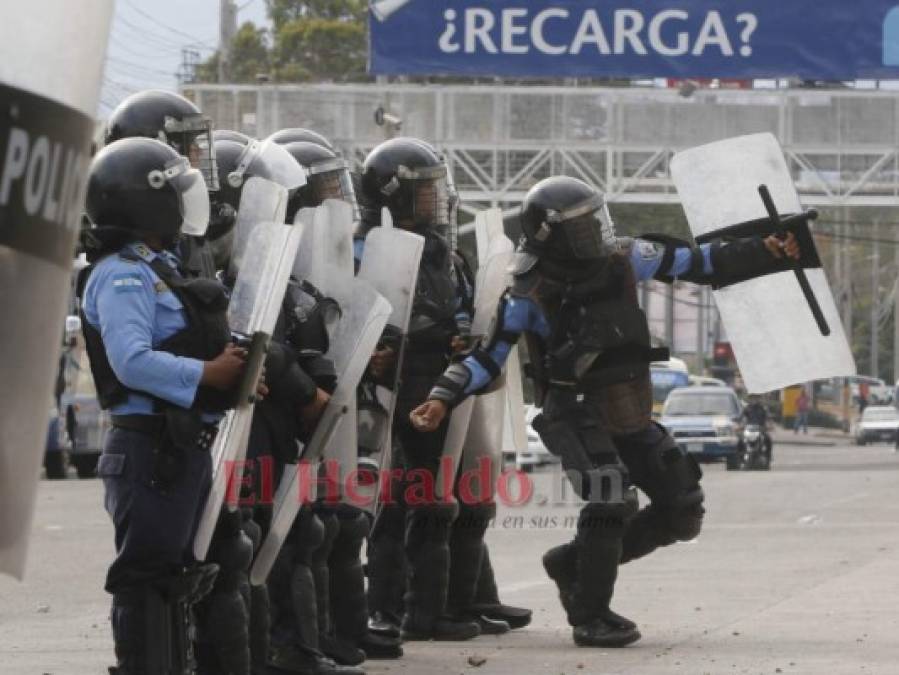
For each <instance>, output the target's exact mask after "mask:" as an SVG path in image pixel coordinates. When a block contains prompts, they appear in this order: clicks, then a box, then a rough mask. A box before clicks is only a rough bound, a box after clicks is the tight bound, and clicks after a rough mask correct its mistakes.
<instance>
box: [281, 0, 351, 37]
mask: <svg viewBox="0 0 899 675" xmlns="http://www.w3.org/2000/svg"><path fill="white" fill-rule="evenodd" d="M265 4H266V6H267V8H268V16H269V18H270V19H271V20H272V23H273V24H274V26H275V30H277V29H279V28H280V27H281V26H283V25H285V24H287V23H289V22H291V21H299V20H302V19H308V18H319V19H330V20H335V21H350V22H355V23H361V24H364V23H365V17H366V10H367V8H368V5H367V3H366V2H365V0H266V3H265Z"/></svg>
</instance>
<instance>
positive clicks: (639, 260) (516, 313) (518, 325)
mask: <svg viewBox="0 0 899 675" xmlns="http://www.w3.org/2000/svg"><path fill="white" fill-rule="evenodd" d="M699 248H700V250H701V251H702V257H703V267H704V271H705V273H706V274H711V273H712V261H711V258H710V251H711V247H710V245H709V244H703V245H702V246H700V247H699ZM662 254H663V250H662V249H660V248H659V247H658V246H655V245H654V244H652V243H651V242H648V241H640V240H639V239H638V240H636V241H634V244H633V246H632V247H631V266H632V267H633V269H634V275H635V276H636V278H637V280H638V281H645V280H646V279H652V278H653V277H654V276H655V274H656V272H658V270H659V266H660V265H661V264H662ZM692 258H693V253H692V251H691V250H690V249H688V248H678V249H677V250H676V251H675V254H674V260H673V261H672V263H671V269H670V270H669V271H668V275H669V276H672V277H678V276H680V275H681V274H685V273H686V272H687V271H688V270H689V269H690V265H691V262H692ZM503 311H504V313H503V331H505V332H508V334H509V337H511V336H512V335H514V336H516V339H517V336H519V335H521V334H522V333H524V332H531V333H536V334H537V335H539V336H540V337H542V338H544V339H546V338H548V337H549V332H550V328H549V322H548V321H547V320H546V317H545V316H544V315H543V311H542V310H541V309H540V308H539V307H538V306H537V304H536V303H535V302H534V301H533V300H531V299H530V298H507V299H506V301H505V309H504V310H503ZM513 344H514V343H512V342H509V341H507V340H497V341H496V343H495V344H494V345H493V346H492V347H491V348H490V349H489V350H487V356H488V357H489V358H490V360H491V361H493V362H494V363H495V364H496V367H497V370H500V369H501V368H502V367H503V365H504V364H505V363H506V359H507V358H508V357H509V352H510V351H511V350H512V346H513ZM462 365H464V366H465V367H466V368H467V369H468V372H470V373H471V378H470V379H469V381H468V384H467V385H466V386H465V394H466V395H468V394H471V393H472V392H475V391H478V390H479V389H481V388H482V387H484V386H485V385H486V384H488V383H489V382H490V380H491V379H492V376H491V375H490V373H489V372H488V371H487V369H486V368H484V366H482V365H481V364H480V363H478V362H477V360H475V358H474V357H473V356H469V357H468V358H466V359H465V360H464V361H463V362H462Z"/></svg>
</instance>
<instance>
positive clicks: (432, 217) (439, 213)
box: [397, 164, 450, 226]
mask: <svg viewBox="0 0 899 675" xmlns="http://www.w3.org/2000/svg"><path fill="white" fill-rule="evenodd" d="M397 178H398V179H399V180H400V182H401V183H402V184H404V187H407V189H408V191H409V195H410V198H411V204H410V209H411V213H410V214H409V215H410V216H411V217H412V220H413V222H414V223H415V225H416V226H439V225H449V210H450V204H449V203H450V197H449V188H448V184H447V178H446V166H445V165H443V164H440V165H438V166H433V167H428V168H424V169H415V170H408V169H406V168H405V167H402V166H401V167H400V168H399V170H398V171H397Z"/></svg>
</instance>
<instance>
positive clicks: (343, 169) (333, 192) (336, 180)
mask: <svg viewBox="0 0 899 675" xmlns="http://www.w3.org/2000/svg"><path fill="white" fill-rule="evenodd" d="M308 180H309V189H310V191H311V193H312V199H313V200H314V201H315V202H317V203H319V204H321V203H322V202H324V201H325V200H326V199H341V200H343V201H345V202H347V203H348V204H350V205H351V206H352V207H353V217H354V219H355V220H359V204H358V203H357V202H356V191H355V190H354V189H353V180H352V177H351V176H350V170H349V167H348V166H347V163H346V162H345V161H344V160H342V159H333V160H328V161H325V162H319V163H318V164H315V165H313V166H312V167H310V169H309V177H308Z"/></svg>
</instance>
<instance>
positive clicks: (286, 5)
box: [267, 0, 367, 82]
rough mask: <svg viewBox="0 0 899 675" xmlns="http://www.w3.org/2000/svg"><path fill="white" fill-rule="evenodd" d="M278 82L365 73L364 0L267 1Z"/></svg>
mask: <svg viewBox="0 0 899 675" xmlns="http://www.w3.org/2000/svg"><path fill="white" fill-rule="evenodd" d="M267 4H268V12H269V16H270V17H271V19H272V24H273V33H274V45H273V48H272V54H271V56H272V65H273V69H274V74H275V78H276V79H277V80H278V81H279V82H304V81H321V80H334V81H344V82H345V81H348V80H358V79H364V78H365V77H366V60H367V42H366V40H367V31H366V23H365V22H366V16H367V14H366V11H367V10H366V8H367V5H366V3H365V1H364V0H268V2H267Z"/></svg>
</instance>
